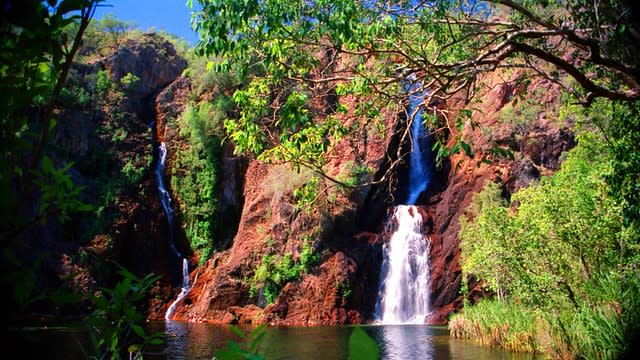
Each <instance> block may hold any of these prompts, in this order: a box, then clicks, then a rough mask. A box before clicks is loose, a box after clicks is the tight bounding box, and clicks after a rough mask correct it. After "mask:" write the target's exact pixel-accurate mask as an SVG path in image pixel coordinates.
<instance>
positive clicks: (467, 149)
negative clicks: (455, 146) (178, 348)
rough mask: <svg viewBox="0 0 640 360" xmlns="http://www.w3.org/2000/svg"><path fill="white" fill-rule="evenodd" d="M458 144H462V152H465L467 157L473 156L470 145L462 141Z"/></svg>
mask: <svg viewBox="0 0 640 360" xmlns="http://www.w3.org/2000/svg"><path fill="white" fill-rule="evenodd" d="M460 146H462V149H463V150H464V153H465V154H467V156H468V157H470V158H472V157H473V150H472V149H471V145H469V144H467V143H466V142H464V141H460Z"/></svg>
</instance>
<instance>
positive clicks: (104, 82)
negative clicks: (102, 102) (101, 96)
mask: <svg viewBox="0 0 640 360" xmlns="http://www.w3.org/2000/svg"><path fill="white" fill-rule="evenodd" d="M112 87H113V82H112V81H111V77H110V76H109V72H108V71H107V70H100V71H98V79H97V81H96V88H97V89H98V91H99V92H103V93H104V92H106V91H108V90H110V89H111V88H112Z"/></svg>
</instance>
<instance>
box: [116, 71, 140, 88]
mask: <svg viewBox="0 0 640 360" xmlns="http://www.w3.org/2000/svg"><path fill="white" fill-rule="evenodd" d="M139 83H140V78H139V77H138V76H136V75H134V74H132V73H127V74H126V75H125V76H123V77H122V78H121V79H120V85H122V86H123V87H124V90H125V91H126V92H132V91H134V90H135V89H136V88H137V87H138V84H139Z"/></svg>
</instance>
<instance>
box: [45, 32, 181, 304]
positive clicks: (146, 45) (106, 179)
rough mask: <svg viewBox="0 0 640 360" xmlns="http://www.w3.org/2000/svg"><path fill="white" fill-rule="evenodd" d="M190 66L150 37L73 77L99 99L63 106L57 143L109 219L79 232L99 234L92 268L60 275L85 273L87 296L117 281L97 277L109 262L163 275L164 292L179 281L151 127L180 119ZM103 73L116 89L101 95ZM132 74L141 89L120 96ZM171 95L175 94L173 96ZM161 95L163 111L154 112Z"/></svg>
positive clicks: (88, 223) (90, 221)
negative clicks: (159, 193)
mask: <svg viewBox="0 0 640 360" xmlns="http://www.w3.org/2000/svg"><path fill="white" fill-rule="evenodd" d="M185 66H186V61H185V60H184V59H182V58H181V57H179V56H178V55H177V53H176V51H175V49H174V47H173V45H172V44H171V43H170V42H168V41H166V40H163V39H162V38H161V37H159V36H157V35H153V34H149V35H144V36H142V38H141V39H139V40H129V41H127V42H126V43H125V44H123V45H122V46H121V47H120V48H119V49H118V50H117V51H116V52H115V53H114V54H112V55H110V56H107V57H105V58H100V59H97V60H94V61H93V62H92V63H90V64H76V65H74V67H73V69H72V73H71V77H73V79H77V80H76V81H77V82H78V86H81V87H82V88H83V89H85V91H86V92H87V93H89V94H92V95H93V96H92V98H91V100H90V103H89V104H83V105H78V104H63V105H65V106H60V110H58V113H57V118H58V125H57V126H56V128H55V133H54V134H53V142H54V143H55V144H56V146H58V147H59V148H60V149H62V151H61V152H63V153H64V155H65V156H67V157H68V158H70V159H72V160H73V161H74V162H75V163H76V164H75V166H74V168H73V169H74V175H75V177H76V179H75V180H76V182H77V183H78V184H81V185H85V186H87V190H86V191H85V192H84V193H85V194H84V195H85V197H86V198H87V201H88V202H90V203H94V204H97V206H99V207H102V208H103V210H102V211H103V212H102V213H101V215H99V216H95V217H94V216H87V217H85V218H83V219H82V220H81V221H78V223H77V224H76V227H77V228H78V229H77V232H78V237H82V236H84V237H86V234H87V233H91V232H94V233H97V235H95V236H94V237H93V239H92V240H91V241H90V243H89V244H87V245H86V246H84V248H83V250H82V251H83V252H85V253H86V254H88V255H89V256H90V258H93V259H95V260H94V261H93V263H92V262H88V263H82V264H79V263H73V262H71V261H70V260H68V259H69V257H68V256H66V255H65V257H61V258H63V259H67V260H65V261H64V262H63V263H62V265H61V266H60V269H61V270H59V271H60V277H63V276H64V277H66V275H65V274H66V273H68V272H70V271H72V270H73V271H77V272H81V273H82V274H83V276H82V277H80V278H78V279H79V280H77V281H80V280H82V282H84V283H87V284H89V285H90V286H89V285H87V286H86V289H85V291H88V292H91V291H94V290H95V284H96V281H95V280H94V278H100V281H101V283H100V285H102V284H105V283H106V284H107V285H108V284H111V283H113V281H115V280H116V278H117V276H115V274H114V273H106V274H105V273H99V272H100V271H103V272H104V269H106V268H108V266H103V265H101V263H102V262H103V261H106V260H112V261H115V262H117V263H119V264H121V265H123V266H124V267H125V268H127V269H128V270H129V271H131V272H133V273H134V274H137V275H145V274H148V273H150V272H153V273H156V274H163V275H164V278H163V280H162V281H163V283H165V284H170V283H172V280H173V279H172V277H179V274H176V273H175V271H173V270H174V269H175V268H176V267H179V264H178V263H177V261H178V260H175V259H173V258H172V257H171V254H172V252H171V249H170V247H169V244H168V229H167V221H166V219H165V218H164V215H163V211H162V206H161V204H160V202H159V200H158V196H157V186H156V180H155V176H154V168H153V165H154V162H153V158H154V154H153V153H154V142H155V136H154V134H153V131H152V129H151V127H150V125H151V124H152V122H153V121H154V118H155V113H156V111H157V112H158V113H159V118H160V119H161V120H164V119H167V118H169V117H172V116H176V111H180V109H181V107H180V106H181V104H183V103H184V99H185V97H186V93H185V91H184V88H185V87H186V86H188V84H186V85H185V81H184V79H181V78H180V79H178V80H176V79H177V78H178V76H179V75H180V73H181V72H182V71H183V69H184V68H185ZM99 71H108V73H109V74H110V75H111V79H112V81H113V84H114V87H113V88H111V89H109V90H108V91H103V92H99V91H98V90H97V89H96V82H95V81H96V78H97V74H98V72H99ZM128 73H131V74H133V75H136V76H137V77H138V78H139V81H138V84H137V86H136V87H134V88H132V89H122V88H121V87H120V85H118V84H119V82H120V80H121V79H122V77H123V76H125V75H126V74H128ZM163 89H164V90H165V91H162V92H161V90H163ZM167 89H172V90H174V91H173V93H172V94H171V96H169V95H168V91H169V90H167ZM116 90H117V91H116ZM158 92H161V96H159V97H158V98H159V100H158V103H159V104H160V105H159V106H158V107H157V108H154V105H155V104H156V101H154V100H155V99H154V97H155V95H156V94H157V93H158ZM70 269H71V270H70ZM100 269H102V270H100ZM92 277H93V278H92ZM74 281H76V280H74ZM77 281H76V282H77ZM169 288H170V286H168V287H167V289H169ZM167 289H162V288H157V289H156V290H155V291H156V295H158V297H159V298H163V297H164V298H163V299H164V301H168V300H169V298H168V296H167V295H168V293H169V291H168V290H167ZM165 298H166V299H165Z"/></svg>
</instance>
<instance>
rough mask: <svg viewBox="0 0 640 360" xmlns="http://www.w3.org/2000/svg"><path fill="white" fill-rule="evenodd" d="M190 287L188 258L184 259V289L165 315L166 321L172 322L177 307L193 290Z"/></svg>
mask: <svg viewBox="0 0 640 360" xmlns="http://www.w3.org/2000/svg"><path fill="white" fill-rule="evenodd" d="M189 286H190V285H189V261H187V258H183V259H182V289H181V290H180V294H178V297H177V298H176V300H175V301H174V302H173V303H171V306H169V308H168V309H167V312H166V313H165V314H164V319H165V320H171V315H173V312H174V311H175V310H176V305H178V303H179V302H180V301H182V299H184V297H185V296H187V293H189V290H191V288H190V287H189Z"/></svg>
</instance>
